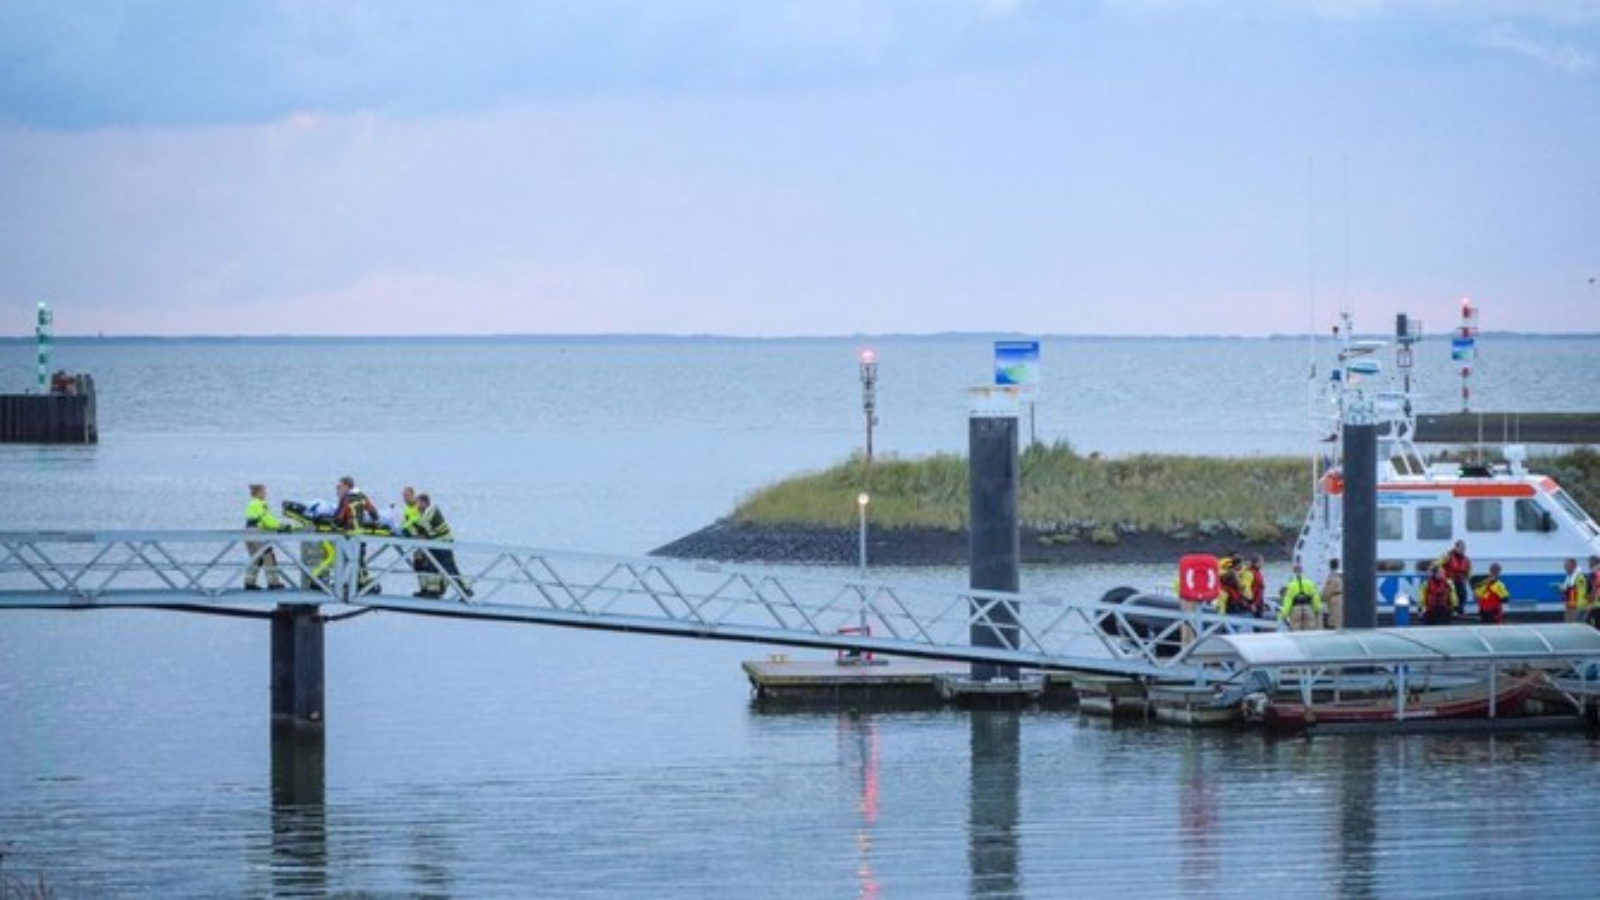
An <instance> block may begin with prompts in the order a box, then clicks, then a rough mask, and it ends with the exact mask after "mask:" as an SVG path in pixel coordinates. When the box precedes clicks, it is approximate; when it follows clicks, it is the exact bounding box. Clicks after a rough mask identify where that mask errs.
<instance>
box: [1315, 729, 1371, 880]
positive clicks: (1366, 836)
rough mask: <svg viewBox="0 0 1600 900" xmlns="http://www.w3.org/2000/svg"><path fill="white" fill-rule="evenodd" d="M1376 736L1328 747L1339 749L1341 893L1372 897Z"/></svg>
mask: <svg viewBox="0 0 1600 900" xmlns="http://www.w3.org/2000/svg"><path fill="white" fill-rule="evenodd" d="M1374 741H1375V739H1374V738H1364V739H1362V738H1356V739H1350V740H1344V741H1339V742H1336V743H1335V744H1333V746H1332V747H1329V748H1327V749H1328V750H1330V751H1336V752H1337V753H1338V756H1339V759H1338V763H1339V765H1338V773H1339V777H1338V782H1337V784H1338V789H1339V797H1338V804H1339V806H1338V810H1339V812H1338V828H1339V833H1338V835H1337V836H1336V841H1335V843H1336V845H1337V852H1336V859H1337V864H1336V866H1335V868H1336V869H1337V871H1338V872H1339V896H1341V897H1358V898H1359V897H1371V896H1374V894H1373V880H1374V878H1373V875H1374V873H1375V872H1376V871H1377V860H1376V847H1377V841H1378V814H1377V808H1378V781H1377V745H1376V744H1375V743H1374Z"/></svg>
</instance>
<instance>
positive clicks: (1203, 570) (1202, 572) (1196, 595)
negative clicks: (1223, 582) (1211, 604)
mask: <svg viewBox="0 0 1600 900" xmlns="http://www.w3.org/2000/svg"><path fill="white" fill-rule="evenodd" d="M1219 590H1220V579H1219V578H1218V575H1217V558H1216V557H1215V556H1212V555H1211V554H1209V553H1190V554H1189V555H1187V556H1185V557H1183V558H1182V559H1180V560H1178V597H1179V598H1180V599H1183V600H1188V601H1189V602H1191V603H1203V602H1207V601H1210V600H1215V599H1216V597H1217V592H1218V591H1219Z"/></svg>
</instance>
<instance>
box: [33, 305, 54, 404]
mask: <svg viewBox="0 0 1600 900" xmlns="http://www.w3.org/2000/svg"><path fill="white" fill-rule="evenodd" d="M54 322H55V315H54V314H53V313H51V312H50V307H49V306H46V305H45V302H44V301H43V300H40V301H39V323H38V325H36V326H35V328H34V334H35V335H36V336H37V337H38V340H39V393H41V394H43V393H46V392H47V391H49V389H50V338H51V331H52V330H53V329H52V327H51V326H52V325H53V324H54Z"/></svg>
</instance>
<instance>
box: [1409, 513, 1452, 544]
mask: <svg viewBox="0 0 1600 900" xmlns="http://www.w3.org/2000/svg"><path fill="white" fill-rule="evenodd" d="M1451 511H1452V510H1451V509H1450V507H1448V506H1419V507H1417V539H1418V540H1421V541H1448V540H1450V539H1451V538H1452V537H1453V536H1454V535H1455V527H1454V525H1453V524H1452V522H1451V516H1450V513H1451Z"/></svg>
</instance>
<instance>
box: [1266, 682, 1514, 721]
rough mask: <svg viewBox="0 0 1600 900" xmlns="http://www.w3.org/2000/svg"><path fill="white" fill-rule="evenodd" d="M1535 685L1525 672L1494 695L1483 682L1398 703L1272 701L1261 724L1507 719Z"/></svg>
mask: <svg viewBox="0 0 1600 900" xmlns="http://www.w3.org/2000/svg"><path fill="white" fill-rule="evenodd" d="M1539 683H1540V678H1539V676H1538V675H1537V674H1530V675H1525V676H1521V677H1518V678H1514V679H1510V680H1507V681H1505V682H1503V683H1502V684H1501V685H1500V686H1499V687H1498V689H1497V690H1495V691H1493V692H1491V691H1490V690H1489V685H1488V683H1487V682H1484V683H1482V684H1475V685H1468V686H1464V687H1457V688H1449V689H1445V690H1433V691H1422V692H1418V693H1415V694H1408V695H1407V696H1406V699H1405V703H1404V704H1403V705H1402V704H1401V703H1400V702H1399V700H1398V699H1397V698H1396V697H1395V696H1394V695H1393V694H1388V695H1385V696H1382V697H1373V698H1367V699H1361V700H1344V701H1330V702H1326V703H1312V704H1310V705H1307V704H1305V703H1303V702H1300V701H1297V700H1274V701H1271V702H1269V703H1267V705H1266V708H1265V710H1264V711H1263V721H1264V722H1265V724H1266V725H1267V727H1269V728H1271V729H1273V730H1276V731H1284V732H1299V731H1305V730H1307V729H1309V728H1315V727H1318V726H1323V725H1367V726H1379V727H1381V726H1393V727H1398V726H1401V725H1404V724H1405V723H1408V722H1423V721H1437V720H1452V719H1487V718H1491V717H1492V718H1503V717H1511V716H1517V715H1520V714H1521V713H1522V709H1523V705H1524V704H1525V703H1526V702H1527V700H1528V698H1529V697H1530V696H1531V695H1532V694H1533V691H1534V689H1535V688H1536V687H1538V685H1539ZM1491 713H1492V715H1491Z"/></svg>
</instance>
